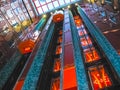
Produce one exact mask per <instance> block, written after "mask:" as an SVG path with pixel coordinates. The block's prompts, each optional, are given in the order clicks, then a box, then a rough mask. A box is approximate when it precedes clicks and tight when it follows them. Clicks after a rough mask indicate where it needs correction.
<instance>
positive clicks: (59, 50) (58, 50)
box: [56, 45, 62, 55]
mask: <svg viewBox="0 0 120 90" xmlns="http://www.w3.org/2000/svg"><path fill="white" fill-rule="evenodd" d="M61 53H62V47H61V46H60V45H58V46H57V48H56V55H58V54H61Z"/></svg>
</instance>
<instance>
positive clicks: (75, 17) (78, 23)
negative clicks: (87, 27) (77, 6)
mask: <svg viewBox="0 0 120 90" xmlns="http://www.w3.org/2000/svg"><path fill="white" fill-rule="evenodd" d="M74 21H75V24H76V26H78V27H79V26H81V25H82V20H81V19H80V17H79V16H78V15H77V16H74Z"/></svg>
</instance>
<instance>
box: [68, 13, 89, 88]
mask: <svg viewBox="0 0 120 90" xmlns="http://www.w3.org/2000/svg"><path fill="white" fill-rule="evenodd" d="M70 23H71V32H72V40H73V47H74V60H75V67H76V74H77V84H78V90H89V86H88V81H87V77H86V72H85V67H84V63H83V58H82V52H81V50H80V43H79V41H80V40H79V36H78V33H77V28H76V25H75V23H74V19H73V15H72V13H71V12H70Z"/></svg>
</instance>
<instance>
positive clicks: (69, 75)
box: [63, 66, 77, 90]
mask: <svg viewBox="0 0 120 90" xmlns="http://www.w3.org/2000/svg"><path fill="white" fill-rule="evenodd" d="M76 87H77V80H76V71H75V67H74V66H72V67H69V68H65V69H64V72H63V90H77V88H76ZM71 88H76V89H71Z"/></svg>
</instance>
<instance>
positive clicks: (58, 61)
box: [54, 60, 61, 72]
mask: <svg viewBox="0 0 120 90" xmlns="http://www.w3.org/2000/svg"><path fill="white" fill-rule="evenodd" d="M60 69H61V63H60V60H55V63H54V72H57V71H60Z"/></svg>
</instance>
